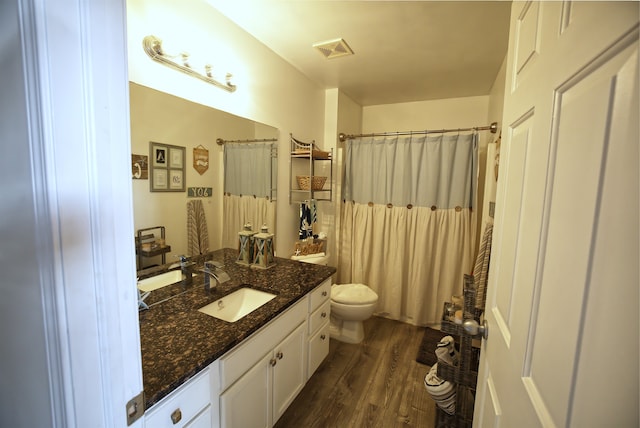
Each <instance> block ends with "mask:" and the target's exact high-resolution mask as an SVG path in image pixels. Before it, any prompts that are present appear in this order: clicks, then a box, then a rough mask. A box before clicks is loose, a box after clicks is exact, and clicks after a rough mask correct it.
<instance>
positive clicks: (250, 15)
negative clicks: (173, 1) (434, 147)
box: [208, 0, 511, 106]
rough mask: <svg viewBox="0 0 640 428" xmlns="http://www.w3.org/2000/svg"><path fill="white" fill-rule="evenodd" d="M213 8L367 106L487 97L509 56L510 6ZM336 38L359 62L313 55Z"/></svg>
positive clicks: (248, 1) (271, 1) (255, 3)
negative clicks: (342, 40) (321, 45)
mask: <svg viewBox="0 0 640 428" xmlns="http://www.w3.org/2000/svg"><path fill="white" fill-rule="evenodd" d="M208 1H209V3H211V4H212V5H213V6H214V7H215V8H216V9H218V10H219V11H220V12H221V13H222V14H224V15H225V16H227V17H228V18H229V19H230V20H231V21H234V22H235V23H236V24H237V25H238V26H240V27H241V28H243V29H244V30H245V31H247V32H248V33H249V34H251V35H253V36H254V37H255V38H256V39H258V40H259V41H261V42H262V43H264V44H265V45H266V46H268V47H269V48H270V49H271V50H273V51H274V52H275V53H276V54H278V55H279V56H281V57H282V58H284V59H285V60H286V61H287V62H289V63H290V64H292V65H293V66H294V67H295V68H297V69H298V70H300V71H301V72H302V73H303V74H305V75H306V76H308V77H309V78H310V79H311V80H313V81H315V82H317V83H318V84H319V85H321V86H322V87H324V88H327V89H328V88H339V89H340V90H341V91H342V92H343V93H344V94H346V95H347V96H348V97H350V98H351V99H352V100H353V101H355V102H357V103H358V104H360V105H362V106H368V105H378V104H393V103H404V102H410V101H422V100H430V99H441V98H455V97H468V96H477V95H487V94H489V92H490V90H491V86H492V85H493V82H494V80H495V77H496V75H497V73H498V71H499V69H500V66H501V65H502V62H503V60H504V57H505V55H506V51H507V44H508V32H509V13H510V8H511V3H510V2H508V1H493V2H491V1H335V0H334V1H326V0H325V1H316V0H235V1H224V0H219V1H218V0H208ZM338 38H342V39H344V40H345V41H346V42H347V44H348V45H349V46H350V47H351V49H352V50H353V51H354V53H355V54H354V55H352V56H341V57H338V58H332V59H327V58H326V57H325V56H324V55H323V54H321V53H320V51H318V50H317V49H316V48H314V47H313V45H314V44H317V43H318V42H324V41H329V40H335V39H338Z"/></svg>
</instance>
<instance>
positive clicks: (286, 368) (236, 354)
mask: <svg viewBox="0 0 640 428" xmlns="http://www.w3.org/2000/svg"><path fill="white" fill-rule="evenodd" d="M330 292H331V279H327V280H326V281H324V282H323V283H322V284H320V285H319V286H318V287H316V288H315V289H314V290H313V291H311V292H310V293H309V294H307V295H306V296H304V297H303V298H302V299H300V300H299V301H298V302H296V303H295V304H294V305H293V306H291V307H290V308H288V309H287V310H286V311H284V312H283V313H282V314H280V315H279V316H278V317H276V318H275V319H274V320H272V321H270V322H269V323H268V324H267V325H265V326H264V327H262V328H261V329H260V330H258V331H257V332H255V333H254V334H253V335H251V336H250V337H249V338H247V339H246V340H244V341H243V342H242V343H240V344H239V345H238V346H236V347H235V348H233V349H232V350H231V351H229V352H227V353H226V354H225V355H223V356H222V357H220V359H218V360H216V361H215V362H213V363H212V364H211V365H210V366H209V367H207V368H206V369H204V370H202V371H201V372H200V373H198V374H197V375H196V376H195V377H194V378H193V379H191V380H189V381H188V382H186V383H185V384H184V385H182V386H181V387H179V388H178V389H176V390H175V391H174V392H173V393H171V394H170V395H169V396H167V397H165V398H164V399H162V400H161V401H160V402H159V403H157V404H156V405H154V406H153V407H152V408H151V409H150V410H149V412H147V413H146V414H145V416H144V418H145V423H144V426H145V427H146V428H208V427H213V428H233V427H239V428H247V427H265V428H269V427H272V426H273V425H274V424H275V423H276V421H277V420H278V419H279V418H280V416H282V414H283V413H284V412H285V411H286V410H287V408H288V407H289V405H290V404H291V402H292V401H293V400H294V399H295V398H296V396H297V395H298V394H299V393H300V391H301V390H302V388H303V387H304V385H305V384H306V382H307V380H308V379H309V378H310V377H311V375H312V374H313V372H315V370H316V369H317V368H318V366H319V365H320V363H321V362H322V360H324V358H325V357H326V356H327V354H328V352H329V311H330V302H329V295H330Z"/></svg>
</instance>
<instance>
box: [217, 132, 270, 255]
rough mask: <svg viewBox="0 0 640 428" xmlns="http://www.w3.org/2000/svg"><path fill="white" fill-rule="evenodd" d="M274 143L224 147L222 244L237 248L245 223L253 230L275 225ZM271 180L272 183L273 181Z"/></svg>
mask: <svg viewBox="0 0 640 428" xmlns="http://www.w3.org/2000/svg"><path fill="white" fill-rule="evenodd" d="M275 150H276V145H275V144H271V143H257V142H256V143H227V144H225V146H224V196H223V201H222V203H223V216H222V217H223V221H222V246H223V247H224V248H237V247H238V232H239V231H241V230H242V227H243V225H244V224H245V223H251V225H252V226H253V230H258V231H259V230H260V227H261V226H262V225H263V224H266V225H267V227H268V228H269V230H270V231H271V232H273V231H275V226H276V203H275V200H273V199H272V197H271V194H272V189H271V186H272V185H273V186H275V177H276V161H277V159H276V157H275V156H274V155H273V152H274V151H275ZM272 183H273V184H272Z"/></svg>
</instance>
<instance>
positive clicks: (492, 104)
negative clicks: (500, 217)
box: [480, 55, 507, 231]
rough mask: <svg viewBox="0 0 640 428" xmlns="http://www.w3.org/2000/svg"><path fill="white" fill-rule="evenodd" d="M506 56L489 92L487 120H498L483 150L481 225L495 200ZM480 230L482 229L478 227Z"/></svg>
mask: <svg viewBox="0 0 640 428" xmlns="http://www.w3.org/2000/svg"><path fill="white" fill-rule="evenodd" d="M506 67H507V57H506V55H505V57H504V61H503V62H502V66H501V67H500V71H499V72H498V75H497V76H496V80H495V81H494V82H493V86H492V87H491V92H490V93H489V115H488V122H498V133H496V134H493V135H492V136H491V140H490V141H489V144H488V146H487V150H486V151H485V152H483V154H482V155H483V157H484V159H483V161H484V162H483V164H486V176H485V185H484V188H485V190H484V194H485V197H484V204H483V206H482V218H481V225H483V224H484V223H485V222H486V221H487V218H488V217H489V203H490V202H495V200H496V189H497V182H496V179H495V154H496V144H495V143H496V141H498V138H499V136H500V133H501V129H502V111H503V104H504V88H505V83H506V82H505V79H506ZM480 230H481V231H482V229H480Z"/></svg>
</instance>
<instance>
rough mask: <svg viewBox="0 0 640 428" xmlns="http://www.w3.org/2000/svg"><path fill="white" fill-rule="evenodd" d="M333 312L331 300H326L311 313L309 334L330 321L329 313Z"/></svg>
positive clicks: (311, 334)
mask: <svg viewBox="0 0 640 428" xmlns="http://www.w3.org/2000/svg"><path fill="white" fill-rule="evenodd" d="M330 313H331V301H330V300H327V301H326V302H324V303H323V304H322V305H320V307H319V308H318V309H316V310H315V312H314V313H312V314H311V315H309V336H313V334H314V333H315V332H316V330H318V329H319V328H320V326H322V324H324V323H325V322H327V321H329V314H330Z"/></svg>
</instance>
